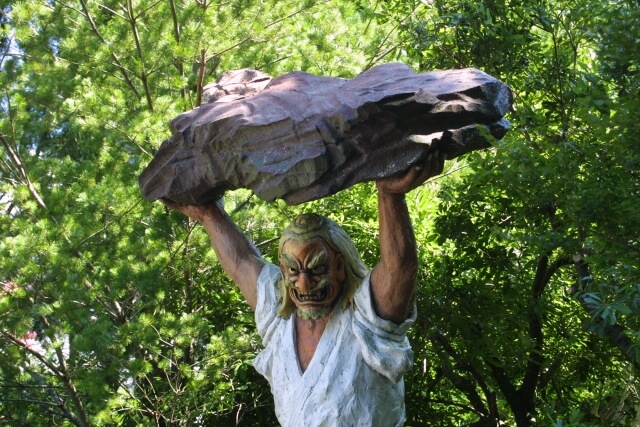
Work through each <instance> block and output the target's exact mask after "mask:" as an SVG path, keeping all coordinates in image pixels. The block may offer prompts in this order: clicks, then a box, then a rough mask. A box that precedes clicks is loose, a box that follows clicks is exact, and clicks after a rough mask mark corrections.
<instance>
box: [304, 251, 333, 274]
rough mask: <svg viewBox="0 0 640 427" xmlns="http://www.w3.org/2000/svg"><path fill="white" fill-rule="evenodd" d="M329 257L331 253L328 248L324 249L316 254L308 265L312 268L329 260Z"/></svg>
mask: <svg viewBox="0 0 640 427" xmlns="http://www.w3.org/2000/svg"><path fill="white" fill-rule="evenodd" d="M327 258H329V254H328V253H327V251H326V250H323V251H321V252H320V253H319V254H318V255H316V256H314V257H313V258H312V259H311V261H309V265H307V268H311V269H312V268H314V267H316V266H318V265H321V264H324V263H326V262H327Z"/></svg>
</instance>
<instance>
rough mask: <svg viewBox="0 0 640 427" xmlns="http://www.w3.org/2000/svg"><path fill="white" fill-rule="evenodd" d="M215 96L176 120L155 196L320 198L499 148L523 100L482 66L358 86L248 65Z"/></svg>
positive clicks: (152, 190)
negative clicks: (431, 159)
mask: <svg viewBox="0 0 640 427" xmlns="http://www.w3.org/2000/svg"><path fill="white" fill-rule="evenodd" d="M266 83H268V84H266ZM265 85H266V86H265ZM207 89H208V90H207V92H208V93H209V94H210V99H211V100H212V101H214V102H210V103H207V104H205V105H202V106H201V107H199V108H197V109H194V110H192V111H189V112H187V113H184V114H181V115H180V116H178V117H177V118H175V119H174V120H173V121H172V122H171V131H172V135H173V136H172V137H171V138H170V139H168V140H167V141H165V142H164V143H163V144H162V145H161V146H160V148H159V150H158V152H157V153H156V154H155V156H154V158H153V160H152V162H151V163H150V164H149V166H148V167H147V169H146V170H145V171H144V172H143V173H142V175H141V176H140V187H141V189H142V193H143V196H144V197H145V198H146V199H148V200H157V199H160V198H166V199H170V200H173V201H176V202H179V203H196V204H198V203H206V202H209V201H211V200H214V199H216V198H219V197H221V196H222V194H223V193H224V192H225V191H227V190H231V189H237V188H249V189H251V190H252V191H253V192H254V193H255V194H256V195H257V196H258V197H260V198H262V199H264V200H267V201H271V200H274V199H276V198H281V199H283V200H285V201H286V202H287V203H288V204H298V203H302V202H306V201H309V200H314V199H319V198H322V197H325V196H328V195H331V194H335V193H336V192H338V191H340V190H343V189H345V188H348V187H350V186H352V185H354V184H356V183H359V182H363V181H368V180H374V179H377V178H381V177H386V176H391V175H394V174H397V173H399V172H402V171H404V170H406V169H407V168H408V167H410V166H411V165H414V164H416V163H418V162H420V161H421V160H422V159H424V158H425V157H426V155H427V154H428V153H429V152H430V151H432V150H435V149H437V150H440V151H443V152H446V153H447V156H448V158H449V159H452V158H454V157H457V156H460V155H462V154H464V153H467V152H470V151H472V150H478V149H482V148H486V147H489V146H490V145H491V143H492V142H493V141H494V140H495V139H499V138H501V137H502V136H503V135H504V134H505V133H506V131H507V130H508V128H509V122H508V121H507V120H506V119H504V118H503V117H504V115H505V114H506V113H507V112H508V110H509V108H510V107H511V104H512V94H511V91H510V89H509V88H508V87H507V86H506V85H505V84H503V83H502V82H500V81H499V80H497V79H495V78H493V77H491V76H489V75H488V74H485V73H483V72H481V71H479V70H476V69H463V70H446V71H433V72H428V73H423V74H416V73H414V72H413V71H412V70H411V69H410V68H409V67H407V66H406V65H403V64H398V63H394V64H385V65H380V66H378V67H375V68H372V69H370V70H368V71H366V72H364V73H362V74H361V75H359V76H358V77H356V78H354V79H351V80H346V79H339V78H333V77H320V76H314V75H311V74H307V73H302V72H296V73H290V74H286V75H283V76H281V77H278V78H274V79H272V80H270V81H269V78H268V76H265V75H263V74H261V73H259V72H257V71H255V70H239V71H235V72H231V73H229V74H227V76H226V77H225V76H223V78H222V79H221V81H219V82H218V83H217V84H216V85H212V86H209V87H207ZM206 97H207V95H206V93H205V98H206Z"/></svg>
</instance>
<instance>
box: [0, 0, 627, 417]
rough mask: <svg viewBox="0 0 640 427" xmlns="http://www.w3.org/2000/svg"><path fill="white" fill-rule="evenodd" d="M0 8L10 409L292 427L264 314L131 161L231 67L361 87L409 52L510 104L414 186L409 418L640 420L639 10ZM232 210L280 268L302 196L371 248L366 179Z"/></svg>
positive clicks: (170, 5) (2, 395)
mask: <svg viewBox="0 0 640 427" xmlns="http://www.w3.org/2000/svg"><path fill="white" fill-rule="evenodd" d="M0 10H2V13H1V14H0V52H1V54H0V70H2V72H1V73H0V88H2V89H1V96H2V100H1V101H0V142H1V143H2V151H1V158H2V162H0V206H1V208H2V213H0V230H1V232H2V236H3V238H2V241H1V242H0V282H1V285H2V287H1V288H0V341H1V343H2V344H1V345H0V424H2V425H12V426H13V425H17V426H19V425H46V424H52V423H54V424H60V425H123V426H124V425H127V426H128V425H192V424H195V425H198V424H199V425H232V424H234V423H235V424H239V425H273V424H274V416H273V413H272V410H271V405H272V404H271V396H270V395H269V392H268V386H267V384H266V383H265V381H264V380H263V379H261V378H260V377H258V376H257V374H256V373H255V371H254V370H253V368H252V367H251V366H250V365H251V361H252V359H253V356H254V355H255V353H256V352H257V351H259V349H260V342H259V339H258V338H257V336H256V334H255V332H254V328H253V320H252V317H251V313H250V311H249V310H248V309H247V307H246V305H245V304H244V303H243V301H242V299H241V296H240V295H239V294H238V293H237V292H236V291H235V289H234V287H233V286H232V284H231V283H230V282H229V281H228V279H226V277H225V276H224V275H223V273H222V272H221V271H220V269H219V268H218V267H217V264H216V260H215V256H214V254H213V253H212V251H211V250H209V249H208V248H209V244H208V242H207V239H206V236H205V234H204V233H203V232H202V231H201V230H200V229H199V228H197V227H195V226H194V224H192V223H190V222H188V221H186V220H185V218H183V217H182V216H180V215H178V214H175V213H170V212H167V211H166V210H165V209H164V208H163V207H162V206H161V205H160V204H150V203H147V202H144V201H143V200H142V199H141V197H140V195H139V192H138V188H137V176H138V175H139V173H140V172H141V171H142V168H144V167H145V166H146V164H147V163H148V161H149V159H150V158H151V155H152V153H153V151H154V149H155V147H157V146H158V145H159V144H160V142H161V141H162V139H163V138H165V137H166V136H167V135H168V126H167V123H168V121H169V120H170V119H171V118H173V117H175V116H176V115H177V114H178V113H180V112H182V111H185V110H188V109H191V108H193V107H195V106H197V105H198V103H199V102H200V94H201V88H202V86H203V84H205V83H207V82H208V81H210V80H213V79H214V78H215V77H216V76H218V75H219V74H220V73H221V72H222V71H225V70H228V69H237V68H242V67H254V68H257V69H260V70H261V71H264V72H267V73H270V74H271V75H274V76H275V75H278V74H282V73H284V72H286V71H292V70H305V71H309V72H313V73H318V74H324V75H333V76H344V77H351V76H353V75H355V74H357V73H358V72H360V71H362V70H364V69H367V68H370V67H371V66H373V65H375V64H377V63H380V62H383V61H391V60H401V61H405V62H407V63H409V64H411V65H412V66H413V67H414V68H415V69H416V70H418V71H422V70H431V69H435V68H454V67H466V66H473V67H477V68H481V69H484V70H485V71H487V72H488V73H490V74H492V75H495V76H496V77H499V78H501V79H502V80H503V81H505V82H506V83H507V84H509V85H510V86H511V87H512V88H513V90H514V92H515V94H516V104H515V110H514V111H513V112H512V114H511V115H510V117H509V118H510V120H511V122H512V124H513V128H512V130H511V131H510V132H509V133H508V134H507V137H506V138H505V139H504V140H503V141H502V142H496V145H495V147H493V148H492V149H491V150H486V151H485V152H482V153H476V154H472V155H469V156H467V157H465V158H463V159H458V160H456V161H453V162H450V165H449V169H448V171H447V172H446V173H445V176H444V177H443V178H441V179H437V180H435V181H433V182H431V183H429V184H428V185H426V186H425V187H424V188H423V189H420V190H418V191H416V192H414V193H413V194H412V195H411V197H410V198H409V200H408V203H410V205H411V208H412V212H413V215H414V224H415V228H416V233H417V234H418V240H419V241H420V242H421V244H420V257H421V262H422V265H423V266H424V268H423V270H422V271H421V275H420V282H421V285H420V287H421V294H420V301H419V311H420V313H421V314H420V317H419V321H418V323H417V324H416V326H415V327H414V328H413V332H412V333H413V335H412V337H411V339H412V344H413V347H414V351H415V360H416V367H415V369H414V370H413V371H412V373H411V375H409V376H408V377H407V378H406V380H407V396H406V400H407V408H408V422H407V425H412V426H420V425H462V424H466V425H497V424H498V423H500V422H504V423H507V424H518V425H531V424H533V423H534V419H535V420H536V421H535V423H537V424H553V425H633V423H634V420H637V412H638V408H637V404H636V403H635V402H636V401H637V397H638V396H637V387H638V380H637V364H638V360H640V357H639V355H638V348H640V347H639V345H638V344H639V342H640V334H639V332H638V331H639V330H640V325H639V324H638V322H639V320H638V316H637V313H638V303H639V301H640V297H639V296H638V293H639V291H640V289H639V288H638V284H639V283H640V281H639V262H638V248H639V242H638V237H637V236H638V235H640V233H639V231H640V230H639V229H640V224H639V223H638V221H639V219H640V218H639V217H638V215H637V212H638V208H639V206H638V203H640V202H639V200H640V198H638V193H639V188H640V184H639V179H638V164H639V161H640V153H639V152H638V150H639V148H638V146H637V140H638V136H639V135H638V134H639V126H640V124H639V123H638V120H637V112H638V108H639V105H638V103H639V101H638V100H639V99H640V97H639V96H638V95H639V82H638V58H640V52H638V44H637V40H636V38H637V35H636V34H635V33H634V31H633V29H634V28H637V27H638V20H639V19H640V12H639V7H638V5H637V2H633V1H622V0H610V1H608V2H604V3H602V2H595V1H590V0H572V1H568V0H566V1H565V0H545V1H537V0H536V1H534V0H525V1H510V2H499V1H484V2H470V1H467V0H455V1H446V2H444V1H438V0H436V1H433V2H418V1H411V0H395V1H376V2H360V1H358V2H341V1H333V0H331V1H313V0H310V1H304V2H295V1H278V2H275V1H255V0H233V1H229V2H219V1H207V0H197V1H195V2H186V1H175V0H174V1H168V2H160V3H157V2H149V1H142V2H137V3H133V2H130V1H129V2H121V3H118V2H113V1H106V2H99V3H90V2H86V1H84V0H74V1H67V2H56V1H54V2H42V3H41V2H36V1H33V0H25V1H22V2H7V1H4V2H0ZM436 194H437V200H436V201H434V199H433V196H434V195H436ZM354 201H357V203H356V202H354ZM436 202H437V203H436ZM226 206H227V210H228V211H229V212H231V214H232V216H233V218H234V220H236V221H237V222H238V223H239V224H240V226H241V227H242V228H243V229H244V230H246V231H247V233H249V235H250V237H251V238H252V239H253V240H255V241H256V242H258V245H259V247H260V248H261V250H262V251H263V253H264V254H265V256H266V257H267V258H269V259H271V260H274V259H275V250H276V248H275V239H276V238H277V235H278V230H280V229H282V227H283V226H284V224H285V223H287V222H288V220H289V219H290V218H292V217H294V216H295V215H296V214H297V213H298V212H301V211H306V210H315V211H318V212H319V213H323V214H327V215H329V216H331V217H332V218H333V219H335V220H336V221H338V222H339V223H341V224H344V226H345V228H346V230H347V231H348V232H349V233H350V235H351V236H352V238H353V239H354V240H355V242H356V244H357V245H358V247H359V248H360V249H361V252H362V254H363V258H364V259H365V261H367V263H368V264H369V265H373V264H374V263H375V260H376V259H377V255H378V254H377V253H376V249H375V248H376V247H377V242H376V230H377V227H376V217H377V215H376V211H375V209H376V205H375V196H374V195H373V194H372V187H371V185H370V184H363V185H358V186H356V187H354V188H352V189H350V190H348V191H345V192H342V193H341V194H338V195H336V196H334V197H331V198H327V199H323V200H320V201H316V202H313V203H310V204H305V205H303V206H296V207H285V206H284V205H283V204H282V203H281V202H275V203H270V204H266V203H263V202H261V201H259V200H257V199H256V198H255V197H253V196H251V195H249V194H247V193H245V192H236V193H233V194H230V195H229V196H228V197H227V198H226ZM611 338H613V340H612V339H611ZM634 399H635V400H634Z"/></svg>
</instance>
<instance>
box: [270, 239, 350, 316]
mask: <svg viewBox="0 0 640 427" xmlns="http://www.w3.org/2000/svg"><path fill="white" fill-rule="evenodd" d="M280 268H281V269H282V274H283V276H284V280H285V284H286V287H287V290H288V292H289V296H290V297H291V299H292V300H293V303H294V304H295V305H296V308H297V309H296V313H297V315H298V316H299V317H301V318H303V319H306V320H312V319H319V318H321V317H324V316H327V315H328V314H329V313H331V310H333V307H334V306H335V304H336V302H337V301H338V298H339V297H340V295H341V293H342V286H343V282H344V278H345V267H344V260H343V258H342V255H340V254H338V253H336V252H335V251H334V250H333V249H331V248H330V247H329V245H327V244H326V243H325V241H324V240H322V239H321V238H319V237H316V238H313V239H310V240H306V241H300V240H287V241H286V242H285V244H284V245H283V247H282V251H281V254H280Z"/></svg>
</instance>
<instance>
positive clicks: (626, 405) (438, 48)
mask: <svg viewBox="0 0 640 427" xmlns="http://www.w3.org/2000/svg"><path fill="white" fill-rule="evenodd" d="M399 3H400V4H403V5H404V6H405V9H404V10H403V11H402V13H401V14H399V15H398V16H397V17H396V18H395V19H396V21H397V22H398V23H399V25H401V26H402V27H403V34H404V37H403V43H401V44H399V45H398V47H397V50H396V52H400V51H402V50H405V51H407V52H409V55H410V57H411V58H412V59H413V60H414V61H415V63H416V66H417V67H418V68H421V69H431V68H450V67H466V66H474V67H479V68H482V69H484V70H486V71H487V72H489V73H490V74H493V75H496V76H499V77H500V78H502V79H503V80H504V81H505V82H506V83H507V84H509V85H510V86H511V87H512V88H513V89H514V91H515V96H516V103H515V110H514V111H513V113H512V114H511V115H510V119H511V121H512V122H513V124H514V128H513V129H512V130H511V132H510V133H509V134H508V135H507V137H506V138H505V140H504V141H503V142H501V143H497V144H496V146H495V147H494V148H493V149H492V150H489V151H487V152H486V153H482V154H473V155H470V156H468V157H467V158H466V159H465V160H464V162H463V163H461V165H460V168H463V173H459V174H458V176H457V177H456V179H451V180H448V181H447V182H446V183H444V184H443V186H442V189H441V192H440V198H441V204H440V212H439V215H438V217H437V218H436V220H435V228H434V229H433V230H429V231H428V232H427V236H433V240H434V241H435V242H437V245H429V250H425V254H424V256H423V260H424V262H425V264H426V265H428V267H429V268H428V269H426V271H425V276H424V279H423V282H424V283H425V286H424V288H423V295H422V298H421V301H420V306H421V308H422V313H423V316H422V322H421V325H420V328H419V329H418V330H417V331H416V332H415V337H414V340H415V341H417V342H418V344H417V345H415V347H417V348H418V354H417V357H418V360H424V363H425V365H424V369H423V371H422V372H417V371H416V372H414V374H415V376H414V377H413V378H412V381H410V382H409V383H410V387H411V388H410V390H409V392H408V395H409V405H410V407H412V408H413V409H412V411H410V412H411V413H412V414H413V416H412V419H411V422H412V424H411V425H429V424H431V423H433V422H435V420H438V423H439V425H444V422H443V421H442V420H443V415H445V414H449V417H450V419H451V420H452V421H450V423H451V425H454V424H455V425H458V424H457V423H458V422H459V421H458V420H460V419H464V420H467V422H468V423H473V425H497V424H498V423H499V422H501V421H507V422H515V423H516V424H517V425H519V426H526V425H533V424H534V423H536V422H540V421H542V420H544V422H548V423H556V422H557V423H562V424H564V423H567V424H581V425H582V424H593V425H614V424H616V425H631V424H633V423H634V422H635V420H636V419H637V418H636V417H637V410H638V408H637V406H636V405H635V404H634V401H635V400H634V399H637V395H636V394H635V393H634V392H631V391H630V390H634V389H635V387H637V379H636V378H635V376H636V375H635V374H636V373H637V370H638V367H640V357H639V356H640V353H639V352H638V349H639V348H640V347H639V344H640V341H639V340H638V338H639V336H638V316H637V312H638V301H639V299H638V290H639V289H638V267H639V263H638V261H639V259H638V251H637V247H638V243H639V242H638V240H637V238H636V237H635V236H637V232H638V222H637V221H638V215H637V214H635V213H634V212H637V211H638V208H639V206H638V198H637V194H638V176H637V165H638V160H639V159H640V157H639V155H640V152H639V151H638V148H637V147H636V146H635V145H637V144H634V143H633V142H632V141H637V136H638V124H637V123H632V121H634V120H633V117H634V116H637V107H638V101H637V99H638V75H637V68H636V67H637V59H636V58H637V57H638V56H637V54H638V47H637V43H635V42H634V41H633V40H635V39H634V36H633V35H630V34H629V32H628V31H626V32H625V31H624V30H623V29H622V28H621V27H622V26H624V27H625V28H626V26H627V25H629V24H630V23H632V22H637V21H638V6H637V4H633V3H629V2H616V1H614V2H607V3H606V4H601V3H598V4H595V3H594V2H590V1H578V2H576V1H572V2H562V1H554V2H524V3H522V2H519V3H517V4H514V3H513V2H509V3H505V2H481V3H477V2H467V1H465V0H462V1H455V2H435V3H433V6H424V5H419V4H418V3H411V2H399ZM395 10H396V11H397V9H395ZM583 327H584V328H585V329H586V331H585V330H583ZM587 331H589V332H591V333H592V334H589V333H588V332H587ZM596 390H597V391H596ZM603 396H604V398H603ZM428 404H430V405H431V407H432V408H433V416H430V413H429V412H425V411H423V410H421V409H419V408H424V407H425V406H427V405H428ZM575 408H579V409H575ZM453 420H456V421H453Z"/></svg>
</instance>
